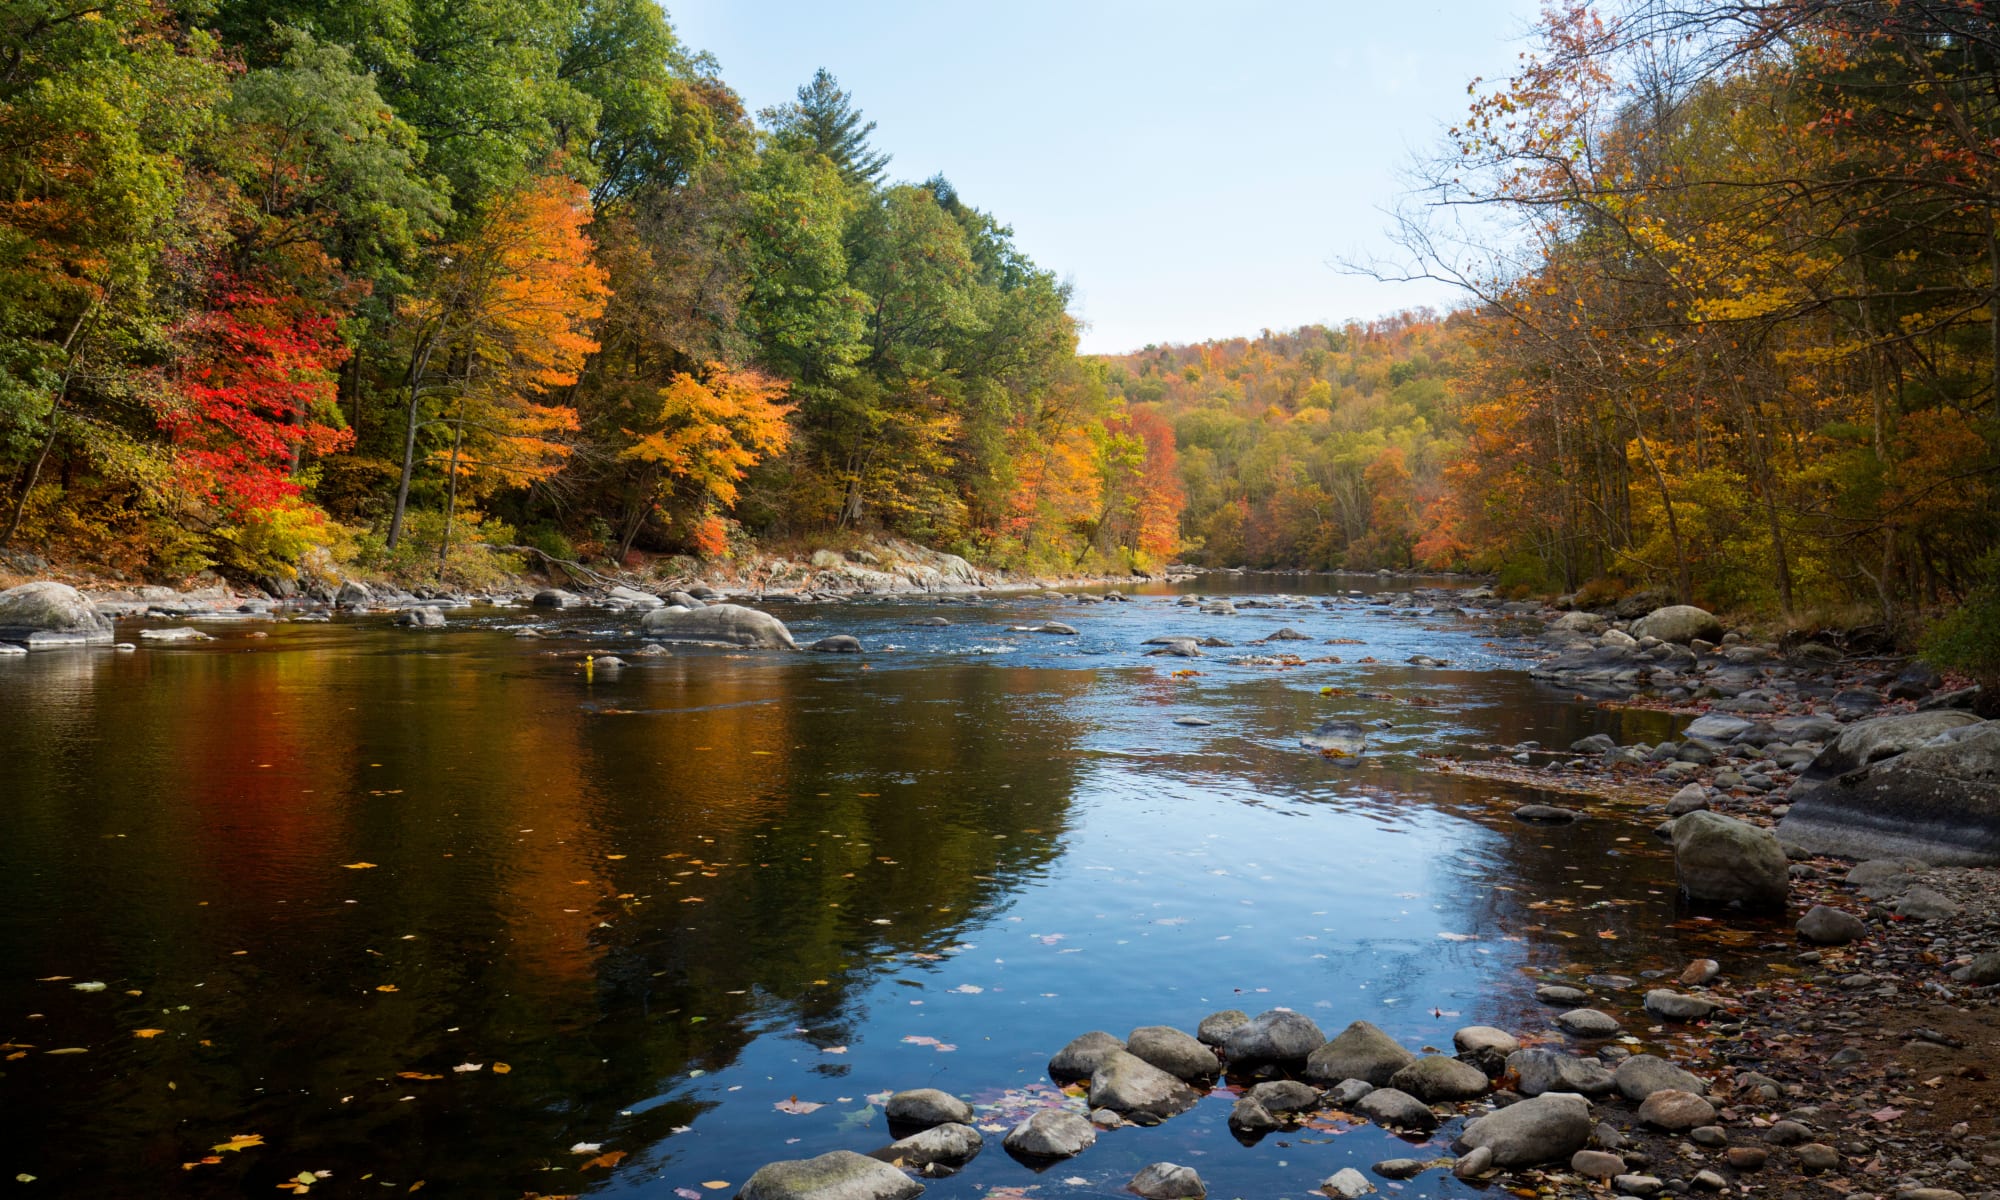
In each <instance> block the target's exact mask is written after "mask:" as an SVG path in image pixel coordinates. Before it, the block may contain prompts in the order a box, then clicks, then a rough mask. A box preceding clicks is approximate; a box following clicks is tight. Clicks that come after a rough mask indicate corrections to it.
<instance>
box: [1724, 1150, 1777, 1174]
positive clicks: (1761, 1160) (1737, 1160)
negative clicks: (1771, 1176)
mask: <svg viewBox="0 0 2000 1200" xmlns="http://www.w3.org/2000/svg"><path fill="white" fill-rule="evenodd" d="M1770 1159H1771V1152H1770V1151H1769V1150H1766V1149H1764V1147H1762V1146H1731V1147H1730V1148H1729V1149H1727V1150H1725V1151H1723V1152H1722V1161H1724V1162H1726V1163H1728V1164H1729V1165H1730V1167H1731V1169H1733V1170H1737V1171H1761V1170H1763V1169H1764V1164H1765V1163H1767V1162H1769V1161H1770Z"/></svg>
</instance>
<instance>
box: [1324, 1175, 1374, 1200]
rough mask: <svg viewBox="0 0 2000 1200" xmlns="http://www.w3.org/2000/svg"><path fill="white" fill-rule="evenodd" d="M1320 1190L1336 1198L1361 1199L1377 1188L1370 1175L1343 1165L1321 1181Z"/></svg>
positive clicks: (1341, 1199)
mask: <svg viewBox="0 0 2000 1200" xmlns="http://www.w3.org/2000/svg"><path fill="white" fill-rule="evenodd" d="M1319 1190H1320V1191H1322V1192H1325V1193H1326V1194H1327V1195H1329V1196H1332V1197H1334V1198H1335V1200H1360V1198H1361V1197H1362V1196H1366V1195H1367V1194H1368V1193H1370V1192H1372V1191H1374V1190H1375V1185H1374V1184H1372V1183H1370V1182H1368V1177H1367V1176H1366V1175H1363V1174H1362V1173H1361V1172H1359V1171H1357V1170H1355V1169H1354V1168H1353V1167H1342V1168H1341V1169H1340V1170H1338V1171H1335V1172H1334V1173H1333V1174H1331V1175H1329V1176H1327V1177H1326V1178H1325V1179H1323V1180H1321V1181H1320V1185H1319Z"/></svg>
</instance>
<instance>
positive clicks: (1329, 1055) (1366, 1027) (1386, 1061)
mask: <svg viewBox="0 0 2000 1200" xmlns="http://www.w3.org/2000/svg"><path fill="white" fill-rule="evenodd" d="M1415 1061H1417V1056H1416V1055H1414V1054H1412V1053H1410V1051H1409V1050H1407V1049H1405V1048H1404V1047H1403V1045H1402V1044H1401V1043H1399V1042H1397V1041H1396V1039H1395V1038H1392V1037H1390V1036H1389V1035H1388V1034H1386V1033H1383V1032H1382V1031H1381V1030H1380V1029H1379V1028H1377V1027H1376V1026H1374V1025H1371V1024H1369V1023H1368V1022H1367V1021H1356V1022H1354V1023H1353V1024H1352V1025H1349V1026H1348V1027H1347V1028H1345V1029H1343V1030H1341V1031H1340V1036H1338V1037H1336V1038H1334V1039H1333V1040H1332V1041H1330V1042H1327V1043H1326V1044H1325V1045H1322V1046H1318V1047H1316V1048H1314V1049H1313V1051H1312V1054H1311V1057H1309V1058H1308V1059H1307V1060H1306V1078H1307V1079H1310V1080H1312V1081H1314V1082H1315V1083H1327V1084H1333V1083H1339V1082H1341V1081H1342V1080H1345V1079H1360V1080H1363V1081H1365V1082H1368V1083H1372V1084H1374V1085H1375V1086H1376V1087H1381V1086H1383V1085H1384V1084H1387V1083H1388V1082H1389V1078H1390V1076H1392V1075H1394V1074H1395V1073H1396V1072H1398V1071H1400V1070H1402V1069H1403V1068H1404V1067H1407V1066H1409V1065H1410V1064H1411V1063H1413V1062H1415Z"/></svg>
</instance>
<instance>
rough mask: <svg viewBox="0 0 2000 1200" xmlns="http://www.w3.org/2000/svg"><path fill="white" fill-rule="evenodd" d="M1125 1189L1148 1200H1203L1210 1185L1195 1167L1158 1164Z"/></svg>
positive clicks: (1133, 1178)
mask: <svg viewBox="0 0 2000 1200" xmlns="http://www.w3.org/2000/svg"><path fill="white" fill-rule="evenodd" d="M1125 1189H1126V1190H1127V1191H1129V1192H1132V1193H1134V1194H1136V1195H1140V1196H1144V1197H1145V1198H1146V1200H1201V1198H1202V1197H1204V1196H1206V1195H1208V1185H1207V1184H1205V1183H1203V1182H1202V1180H1201V1176H1200V1175H1199V1174H1197V1173H1196V1172H1195V1169H1194V1168H1193V1167H1183V1166H1180V1165H1178V1164H1176V1163H1168V1162H1157V1163H1154V1164H1153V1165H1152V1166H1150V1167H1147V1168H1145V1169H1144V1170H1142V1171H1140V1172H1139V1173H1138V1174H1137V1175H1134V1176H1133V1177H1132V1182H1130V1183H1128V1184H1126V1185H1125Z"/></svg>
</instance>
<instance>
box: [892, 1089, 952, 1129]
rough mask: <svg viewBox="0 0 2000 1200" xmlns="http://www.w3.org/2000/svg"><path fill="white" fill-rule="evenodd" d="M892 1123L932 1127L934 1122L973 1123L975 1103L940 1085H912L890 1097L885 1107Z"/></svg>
mask: <svg viewBox="0 0 2000 1200" xmlns="http://www.w3.org/2000/svg"><path fill="white" fill-rule="evenodd" d="M884 1107H885V1110H886V1112H887V1114H888V1117H889V1124H891V1125H912V1126H916V1127H918V1128H921V1129H928V1128H930V1127H931V1126H933V1125H952V1124H956V1125H970V1124H972V1106H971V1105H970V1104H967V1103H966V1102H965V1101H963V1100H960V1099H959V1098H958V1097H957V1096H954V1095H952V1094H951V1093H950V1092H946V1091H941V1090H939V1089H937V1088H911V1089H910V1090H908V1091H905V1092H897V1093H896V1094H895V1095H893V1096H891V1097H889V1103H888V1104H887V1105H885V1106H884Z"/></svg>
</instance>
